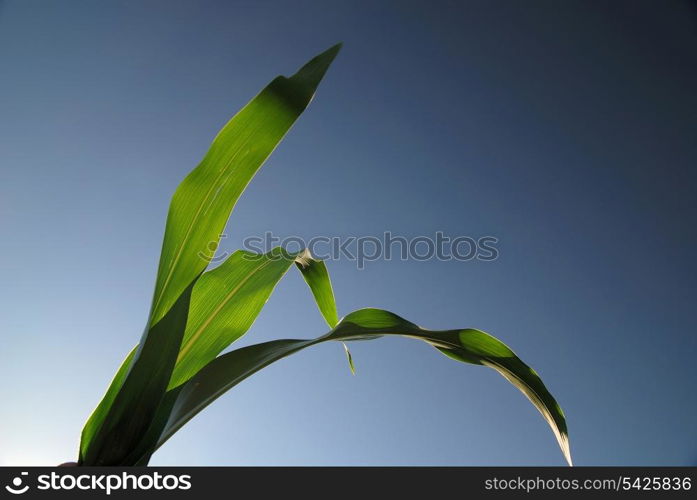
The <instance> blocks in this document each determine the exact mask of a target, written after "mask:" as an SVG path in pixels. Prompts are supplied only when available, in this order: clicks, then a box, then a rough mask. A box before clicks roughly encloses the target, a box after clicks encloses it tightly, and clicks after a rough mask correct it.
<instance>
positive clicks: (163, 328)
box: [80, 283, 193, 465]
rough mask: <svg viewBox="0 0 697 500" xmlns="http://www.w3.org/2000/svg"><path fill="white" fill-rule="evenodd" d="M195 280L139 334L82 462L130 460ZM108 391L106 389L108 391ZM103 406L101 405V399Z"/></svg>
mask: <svg viewBox="0 0 697 500" xmlns="http://www.w3.org/2000/svg"><path fill="white" fill-rule="evenodd" d="M192 288H193V283H192V284H191V285H189V287H188V288H187V289H186V290H184V293H182V294H181V296H180V297H179V299H178V300H177V301H176V302H175V303H174V306H172V308H171V309H170V310H169V311H168V312H167V314H165V315H164V317H163V318H162V319H161V320H160V321H158V322H157V323H156V324H155V326H153V327H152V328H151V329H150V331H149V332H147V335H145V334H144V335H143V336H144V337H147V338H145V339H144V340H141V342H140V345H139V346H138V348H137V350H136V352H135V354H134V356H133V361H132V362H131V363H130V367H129V369H128V374H127V375H126V376H125V378H124V379H123V383H122V384H121V386H120V388H119V390H118V392H117V393H116V396H115V397H114V398H113V401H112V402H111V404H110V405H108V410H106V411H105V412H104V413H101V408H99V407H98V408H97V411H98V412H100V413H99V414H100V415H101V414H103V415H104V418H103V419H101V422H100V421H96V420H95V421H93V423H92V425H94V426H95V428H96V430H95V431H94V432H92V433H91V436H92V437H91V440H90V441H89V443H88V444H87V445H85V448H84V449H85V452H84V454H83V456H82V459H81V462H80V463H81V465H128V464H127V463H125V462H124V461H125V459H126V457H128V455H129V454H130V452H131V450H132V449H133V448H134V447H135V446H137V444H138V442H139V441H140V440H141V439H142V437H143V434H144V433H145V432H146V431H147V429H148V428H149V427H150V424H151V421H152V419H153V418H154V416H155V414H156V412H157V409H158V407H159V405H160V402H161V400H162V398H163V397H164V395H165V392H166V390H167V383H168V382H169V378H170V376H171V375H172V369H173V368H174V363H175V362H176V359H177V354H178V352H179V346H180V344H181V339H182V336H183V335H184V329H185V327H186V318H187V313H188V311H189V301H190V299H191V289H192ZM108 394H109V393H108V392H107V395H108ZM100 406H101V405H100Z"/></svg>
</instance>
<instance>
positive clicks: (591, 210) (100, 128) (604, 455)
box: [0, 0, 697, 465]
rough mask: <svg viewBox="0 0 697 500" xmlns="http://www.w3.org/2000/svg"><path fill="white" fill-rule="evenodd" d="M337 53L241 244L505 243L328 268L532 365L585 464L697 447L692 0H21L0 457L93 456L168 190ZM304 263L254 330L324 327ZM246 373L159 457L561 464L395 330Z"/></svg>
mask: <svg viewBox="0 0 697 500" xmlns="http://www.w3.org/2000/svg"><path fill="white" fill-rule="evenodd" d="M337 41H343V42H344V48H343V50H342V52H341V54H340V55H339V57H338V58H337V60H336V61H335V63H334V65H333V67H332V68H331V69H330V71H329V73H328V75H327V77H326V78H325V80H324V82H323V83H322V85H321V86H320V88H319V91H318V93H317V95H316V97H315V99H314V101H313V102H312V104H311V106H310V108H309V109H308V111H307V112H306V114H304V115H303V116H302V117H301V119H300V120H299V122H298V123H297V125H296V126H295V128H294V129H293V130H292V131H291V133H290V134H289V135H288V136H287V137H286V140H285V141H284V142H283V143H282V144H281V146H280V147H279V148H278V149H277V151H276V152H275V153H274V154H273V155H272V157H271V158H270V160H269V161H268V162H267V164H266V165H265V166H264V167H263V169H262V170H261V171H260V173H259V174H258V175H257V177H256V178H255V180H254V181H253V182H252V184H251V185H250V187H249V189H248V190H247V191H246V192H245V194H244V195H243V197H242V199H241V201H240V203H239V204H238V206H237V208H236V210H235V212H234V214H233V217H232V219H231V220H232V223H231V224H230V225H229V226H228V230H227V234H228V237H227V238H226V239H225V240H224V241H223V245H222V248H223V249H224V250H228V251H229V250H233V249H235V248H238V247H239V246H240V245H241V241H242V239H243V238H244V237H247V236H254V235H260V234H263V232H264V231H267V230H269V231H273V232H274V233H276V234H279V235H298V236H301V237H304V238H310V237H312V236H317V235H328V236H348V235H380V234H381V233H382V232H383V231H386V230H390V231H392V232H393V233H395V234H401V235H404V236H416V235H427V236H428V235H433V234H434V233H435V232H436V231H439V230H441V231H444V232H445V233H446V234H449V235H452V236H457V235H471V236H482V235H494V236H496V237H498V238H499V239H500V243H499V250H500V257H499V258H498V260H496V261H494V262H476V261H474V262H457V261H450V262H441V261H437V260H431V261H428V262H415V261H406V262H402V261H399V260H392V261H384V260H382V261H378V262H372V263H369V264H368V265H367V267H366V269H365V270H362V271H359V270H357V269H356V264H355V262H351V261H348V260H339V261H335V262H329V268H330V272H331V273H332V277H333V282H334V289H335V292H336V295H337V300H338V303H339V309H340V310H339V312H340V315H344V314H346V313H348V312H350V311H352V310H354V309H357V308H360V307H366V306H374V307H382V308H385V309H389V310H392V311H394V312H396V313H398V314H400V315H402V316H405V317H407V318H408V319H411V320H412V321H414V322H416V323H418V324H420V325H424V326H426V327H430V328H457V327H463V328H464V327H476V328H480V329H483V330H486V331H488V332H491V333H492V334H494V335H496V336H498V337H499V338H501V339H502V340H503V341H504V342H506V343H507V344H508V345H510V346H511V347H512V348H513V349H514V350H515V351H516V352H517V353H518V354H519V355H520V356H521V358H522V359H523V360H525V361H526V362H528V363H529V364H530V365H532V366H533V367H534V368H535V369H536V370H537V371H538V372H539V373H540V375H541V376H542V377H543V379H544V381H545V382H546V384H547V386H548V387H549V388H550V390H551V391H552V393H553V394H554V395H555V396H556V397H557V399H558V401H559V403H560V404H561V406H562V408H563V409H564V410H565V412H566V414H567V417H568V424H569V430H570V437H571V445H572V452H573V455H574V459H575V462H576V463H577V464H580V465H613V464H630V465H639V464H651V465H661V464H671V465H678V464H695V463H697V419H695V414H696V412H697V393H696V391H695V381H696V379H697V377H696V375H697V364H696V363H695V361H694V360H695V354H697V352H696V351H697V341H696V340H695V338H696V336H695V334H696V330H695V327H696V326H697V321H696V320H695V299H696V298H697V297H696V293H695V291H696V290H697V273H696V271H697V264H695V257H694V256H695V253H696V252H697V233H696V232H695V227H696V223H697V197H696V196H695V193H696V192H697V174H696V173H695V167H696V165H697V163H696V161H697V124H696V123H695V116H696V112H697V92H695V89H697V50H696V49H697V10H696V9H695V4H694V3H689V2H681V1H666V2H637V1H631V2H601V1H584V2H572V1H565V2H556V1H548V2H542V1H535V2H518V1H477V2H473V1H463V2H447V1H439V2H405V1H399V2H387V1H382V2H367V1H365V2H361V1H353V2H338V1H334V2H324V1H321V2H320V1H317V2H309V1H292V2H285V1H283V2H281V1H279V2H257V1H248V2H247V1H245V2H239V1H225V2H223V1H220V2H216V1H196V2H194V1H193V0H192V1H187V2H184V1H171V0H167V1H152V0H149V1H145V2H135V1H102V2H93V1H88V0H85V1H62V2H44V1H38V0H13V1H4V2H0V68H1V69H0V230H1V231H2V236H1V237H0V277H1V278H2V287H0V332H1V333H0V334H1V335H2V347H1V348H0V400H1V401H2V406H1V407H0V464H4V465H24V464H27V465H29V464H55V463H59V462H62V461H65V460H69V459H74V458H75V456H76V453H77V452H76V450H77V444H78V438H79V432H80V429H81V427H82V425H83V423H84V421H85V419H86V418H87V416H88V415H89V413H90V411H91V410H92V408H93V407H94V406H95V405H96V403H97V402H98V400H99V398H100V397H101V395H102V393H103V391H104V390H105V388H106V386H107V384H108V383H109V380H110V379H111V376H112V375H113V373H114V371H115V370H116V368H117V366H118V365H119V363H120V362H121V360H122V358H123V356H124V355H125V353H126V352H127V351H128V350H129V349H130V348H131V347H132V345H133V344H134V343H135V342H136V341H137V340H138V338H139V336H140V333H141V331H142V327H143V325H144V322H145V320H146V316H147V314H148V309H149V306H150V299H151V295H152V290H153V286H154V280H155V273H156V269H157V261H158V256H159V250H160V245H161V239H162V234H163V229H164V221H165V216H166V211H167V207H168V204H169V199H170V196H171V195H172V193H173V191H174V189H175V187H176V186H177V184H178V183H179V181H180V180H181V179H182V178H183V177H184V175H185V174H186V173H187V172H188V171H189V170H191V169H192V168H193V167H194V166H195V165H196V164H197V162H198V161H199V160H200V158H202V156H203V154H204V153H205V151H206V149H207V147H208V145H209V143H210V141H211V140H212V138H213V136H214V135H215V133H216V132H217V130H218V129H219V128H220V127H221V126H222V125H223V124H224V123H225V122H226V121H227V119H228V118H229V117H230V116H232V115H233V114H234V113H235V112H236V111H237V110H238V109H239V108H240V107H241V106H242V105H244V104H245V103H246V102H247V101H248V100H249V99H250V98H251V97H253V96H254V95H255V94H256V93H257V92H258V91H259V90H260V89H261V88H262V87H263V86H264V85H265V84H266V83H268V81H270V80H271V79H272V78H273V77H274V76H276V75H277V74H279V73H283V74H290V73H292V72H293V71H295V70H296V69H297V67H299V66H300V65H301V64H302V63H303V62H305V61H306V60H307V59H308V58H309V57H311V56H312V55H314V54H316V53H317V52H320V51H321V50H323V49H325V48H327V47H329V46H330V45H332V44H334V43H336V42H337ZM324 330H325V327H324V323H323V321H322V319H321V317H320V315H319V314H318V312H317V311H316V308H315V306H314V304H313V302H312V300H311V298H310V295H309V292H308V291H307V290H306V287H305V285H304V284H303V282H302V279H301V278H300V277H299V276H298V275H297V273H293V272H291V273H289V274H288V275H287V276H286V278H284V280H283V281H282V282H281V284H280V285H279V286H278V288H277V290H276V292H275V294H274V295H273V296H272V297H271V300H270V301H269V303H268V305H267V307H266V308H265V309H264V311H263V312H262V314H261V316H260V317H259V319H258V321H257V322H256V324H255V325H254V327H253V328H252V330H251V331H250V332H249V334H248V336H247V337H245V338H244V339H242V341H241V343H240V345H242V344H247V343H252V342H259V341H263V340H268V339H272V338H282V337H295V338H298V337H300V338H303V337H305V338H306V337H313V336H316V335H318V334H320V333H323V332H324ZM352 351H353V356H354V360H355V363H356V366H357V370H358V373H357V375H356V376H355V377H353V376H351V374H350V373H349V371H348V369H347V366H346V362H345V359H344V357H343V356H344V354H343V350H342V348H341V346H340V345H335V344H331V345H321V346H318V347H316V348H314V349H313V350H308V351H305V352H303V353H300V354H298V355H296V356H294V357H292V358H289V359H286V360H283V361H281V362H279V363H277V364H275V365H273V366H271V367H270V368H268V369H266V370H264V371H263V372H261V373H259V374H257V375H255V376H253V377H252V378H250V379H249V380H247V381H245V382H244V383H242V384H241V385H239V386H238V387H236V388H235V389H234V390H233V391H231V392H230V393H228V394H227V395H225V396H224V397H222V398H221V399H220V400H218V401H217V402H216V403H215V404H214V405H212V406H211V407H209V408H208V409H207V410H206V411H205V412H203V413H202V414H200V415H199V416H198V417H196V419H195V420H193V421H192V422H190V423H189V424H188V425H187V426H186V427H185V428H184V429H183V430H182V431H181V432H180V433H179V434H178V435H176V436H175V437H174V438H173V439H172V440H171V441H170V442H169V443H168V444H167V445H166V446H165V447H163V448H162V450H160V451H159V452H158V453H157V454H156V455H155V457H154V458H153V461H152V464H154V465H170V464H172V465H173V464H197V465H208V464H210V465H214V464H215V465H246V464H251V465H276V464H281V465H283V464H298V465H303V464H311V465H325V464H326V465H354V464H355V465H359V464H369V465H387V464H397V465H413V464H416V465H448V464H452V465H561V464H563V458H562V455H561V453H560V452H559V450H558V448H557V445H556V443H555V440H554V438H553V435H552V433H551V432H550V430H549V428H548V427H547V425H546V424H545V423H544V421H543V420H542V419H541V418H540V416H539V414H538V413H537V411H536V410H535V409H534V408H533V407H532V406H531V405H530V404H529V402H528V401H527V400H526V399H525V398H524V397H523V396H522V395H521V394H520V393H518V392H517V390H516V389H514V388H513V387H512V386H510V385H509V384H508V383H507V382H506V381H505V380H503V379H502V378H501V377H500V376H498V375H497V374H496V373H495V372H493V371H492V370H488V369H484V368H481V367H475V366H469V365H461V364H458V363H455V362H452V361H450V360H448V359H446V358H444V357H443V356H442V355H440V354H438V353H437V352H436V351H435V350H433V349H431V348H429V347H428V346H426V345H424V344H422V343H419V342H414V341H409V340H403V339H382V340H378V341H373V342H361V343H354V344H353V345H352Z"/></svg>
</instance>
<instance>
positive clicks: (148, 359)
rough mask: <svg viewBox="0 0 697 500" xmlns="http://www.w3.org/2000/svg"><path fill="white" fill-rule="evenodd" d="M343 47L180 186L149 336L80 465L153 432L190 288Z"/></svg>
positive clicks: (257, 101) (280, 91) (252, 113)
mask: <svg viewBox="0 0 697 500" xmlns="http://www.w3.org/2000/svg"><path fill="white" fill-rule="evenodd" d="M339 49H340V45H336V46H334V47H332V48H331V49H329V50H327V51H325V52H323V53H322V54H320V55H318V56H317V57H315V58H314V59H312V60H311V61H309V62H308V63H307V64H306V65H305V66H303V67H302V68H301V69H300V70H299V71H298V72H297V73H296V74H295V75H293V76H292V77H290V78H286V77H283V76H279V77H277V78H276V79H274V80H273V81H272V82H271V83H270V84H269V85H268V86H267V87H266V88H265V89H264V90H262V92H261V93H260V94H259V95H257V96H256V97H255V98H254V99H252V101H250V102H249V103H248V104H247V105H246V106H245V107H244V108H243V109H242V110H241V111H240V112H239V113H237V114H236V115H235V116H234V117H233V118H232V119H231V120H230V121H229V122H228V123H227V125H225V127H224V128H223V129H222V130H221V131H220V132H219V133H218V135H217V136H216V138H215V139H214V141H213V144H212V145H211V147H210V149H209V151H208V153H207V154H206V156H205V157H204V159H203V161H202V162H201V163H200V164H199V166H198V167H196V168H195V169H194V170H193V171H192V172H191V173H190V174H189V175H188V176H187V177H186V178H185V179H184V181H183V182H182V183H181V184H180V185H179V187H178V188H177V190H176V192H175V194H174V197H173V198H172V202H171V204H170V208H169V214H168V216H167V224H166V228H165V236H164V241H163V244H162V254H161V257H160V265H159V269H158V273H157V280H156V284H155V293H154V296H153V304H152V308H151V311H150V317H149V320H148V322H147V326H146V328H145V332H144V333H143V336H142V338H141V342H140V344H139V346H138V350H137V351H136V353H135V354H134V356H133V359H132V360H130V361H128V362H125V363H124V365H123V370H120V372H119V373H118V374H117V376H116V377H115V378H114V380H113V381H112V384H111V386H110V388H109V389H108V391H107V394H106V395H105V397H104V398H103V399H102V401H101V402H100V404H99V405H98V407H97V409H96V410H95V411H94V413H93V415H92V416H91V417H90V419H89V420H88V422H87V425H86V428H85V432H83V440H82V443H81V446H80V450H81V463H84V464H112V463H113V464H116V463H121V461H122V460H125V457H126V456H127V452H128V448H129V446H130V447H132V446H135V445H136V444H137V441H138V439H140V438H141V437H142V436H143V434H144V433H145V432H146V431H147V429H148V428H149V426H150V419H152V418H153V416H154V414H155V413H156V411H157V408H158V406H159V405H160V402H161V400H162V398H163V396H164V393H165V389H166V388H167V386H168V383H169V380H170V377H171V375H172V369H173V367H174V365H175V362H176V359H177V355H178V352H179V348H180V344H181V339H182V337H183V334H184V330H185V326H186V315H187V313H188V301H189V298H190V297H189V296H190V293H191V289H192V287H193V285H194V283H195V282H196V280H197V279H198V277H199V276H200V275H201V273H202V272H203V271H204V269H205V268H206V267H207V265H208V261H207V260H206V258H205V257H206V255H207V252H208V250H209V248H210V246H211V244H214V243H217V242H218V240H219V238H220V234H221V233H222V231H223V229H224V227H225V224H226V222H227V219H228V217H229V215H230V212H231V210H232V208H233V207H234V205H235V203H236V202H237V199H238V198H239V196H240V195H241V193H242V191H243V190H244V188H245V187H246V186H247V184H248V183H249V181H250V180H251V178H252V177H253V176H254V174H255V173H256V171H257V170H258V169H259V167H260V166H261V165H262V163H263V162H264V161H265V160H266V158H267V157H268V156H269V155H270V154H271V152H272V151H273V150H274V148H275V147H276V146H277V145H278V143H279V142H280V141H281V139H282V138H283V136H284V135H285V134H286V133H287V131H288V130H289V129H290V127H291V126H292V125H293V123H294V122H295V120H296V119H297V118H298V116H299V115H300V114H301V113H302V112H303V111H304V109H305V108H306V107H307V105H308V103H309V102H310V100H311V98H312V96H313V94H314V92H315V90H316V88H317V86H318V85H319V82H320V81H321V80H322V77H323V76H324V74H325V72H326V71H327V69H328V68H329V65H330V64H331V62H332V61H333V60H334V58H335V57H336V54H337V53H338V51H339ZM184 303H186V307H185V308H184V307H183V304H184ZM165 328H167V329H168V330H170V332H169V334H168V335H166V334H164V333H163V332H162V330H163V329H165ZM155 331H157V334H155V333H154V332H155ZM158 352H159V355H158ZM130 415H135V417H134V418H130V417H129V416H130ZM129 418H130V420H129Z"/></svg>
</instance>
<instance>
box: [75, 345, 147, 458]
mask: <svg viewBox="0 0 697 500" xmlns="http://www.w3.org/2000/svg"><path fill="white" fill-rule="evenodd" d="M137 350H138V346H137V345H136V346H135V347H134V348H133V349H131V352H129V353H128V355H127V356H126V359H124V360H123V362H122V363H121V366H120V367H119V369H118V371H117V372H116V375H114V378H113V380H112V381H111V384H109V388H108V389H107V392H106V394H104V397H103V398H102V401H101V402H100V403H99V406H97V408H96V409H95V410H94V411H93V412H92V415H90V418H89V419H88V420H87V423H86V424H85V426H84V427H83V428H82V435H81V436H80V458H79V461H80V462H81V463H82V462H83V461H84V457H85V454H86V453H87V447H88V445H89V443H90V442H91V441H92V438H93V437H94V435H95V434H96V433H97V431H98V430H99V427H100V425H101V424H102V422H104V419H105V418H106V414H107V412H108V411H109V408H111V405H112V403H113V402H114V399H115V398H116V395H117V394H118V392H119V389H121V386H122V385H123V381H124V380H126V375H127V374H128V370H129V368H130V367H131V362H132V361H133V357H134V356H135V354H136V351H137Z"/></svg>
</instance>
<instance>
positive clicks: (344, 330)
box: [154, 309, 571, 464]
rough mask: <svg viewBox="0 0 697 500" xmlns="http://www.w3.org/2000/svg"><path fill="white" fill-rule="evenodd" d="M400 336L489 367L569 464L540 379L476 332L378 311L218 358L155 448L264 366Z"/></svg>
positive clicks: (562, 429) (185, 396)
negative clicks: (546, 429)
mask: <svg viewBox="0 0 697 500" xmlns="http://www.w3.org/2000/svg"><path fill="white" fill-rule="evenodd" d="M383 335H400V336H404V337H409V338H415V339H419V340H423V341H425V342H426V343H428V344H431V345H432V346H434V347H435V348H436V349H438V350H439V351H440V352H442V353H443V354H445V355H447V356H448V357H450V358H452V359H455V360H457V361H461V362H465V363H471V364H476V365H483V366H487V367H490V368H493V369H494V370H496V371H497V372H499V373H500V374H501V375H503V376H504V377H505V378H506V379H507V380H508V381H510V382H511V383H512V384H513V385H515V386H516V387H517V388H518V389H519V390H520V391H521V392H522V393H523V394H524V395H525V396H526V397H527V398H528V399H529V400H530V401H531V402H532V403H533V405H535V407H536V408H537V409H538V410H539V411H540V413H541V414H542V415H543V417H544V418H545V420H546V421H547V423H548V424H549V425H550V427H551V428H552V431H553V432H554V434H555V436H556V438H557V442H558V443H559V446H560V448H561V450H562V452H563V454H564V457H565V458H566V460H567V462H568V463H569V464H571V454H570V450H569V439H568V433H567V429H566V420H565V417H564V413H563V411H562V410H561V408H560V407H559V405H558V404H557V402H556V401H555V399H554V398H553V397H552V395H551V394H550V393H549V391H548V390H547V388H546V387H545V386H544V384H543V382H542V380H541V379H540V377H539V376H538V375H537V373H535V371H534V370H533V369H532V368H530V367H529V366H528V365H526V364H525V363H523V361H521V360H520V359H519V358H518V357H517V356H516V355H515V353H514V352H513V351H511V349H509V348H508V347H507V346H506V345H505V344H504V343H503V342H501V341H499V340H498V339H496V338H494V337H492V336H491V335H488V334H487V333H484V332H482V331H479V330H474V329H463V330H440V331H434V330H426V329H424V328H421V327H419V326H417V325H415V324H414V323H411V322H409V321H407V320H405V319H403V318H400V317H399V316H397V315H395V314H393V313H390V312H387V311H382V310H379V309H361V310H358V311H355V312H353V313H351V314H349V315H348V316H346V317H345V318H344V319H343V320H341V322H339V324H338V325H337V326H336V327H335V328H334V329H332V330H331V331H330V332H329V333H327V334H326V335H324V336H322V337H319V338H317V339H313V340H275V341H272V342H265V343H262V344H256V345H252V346H248V347H243V348H241V349H237V350H235V351H232V352H230V353H228V354H225V355H223V356H220V357H218V358H216V359H214V360H213V361H211V362H210V363H209V364H208V365H206V366H205V367H204V368H203V369H201V370H200V371H199V372H198V373H197V374H196V375H195V376H194V377H192V378H191V379H190V380H189V381H188V382H187V383H186V384H184V385H183V386H181V387H180V388H178V389H179V390H180V392H179V393H178V394H176V401H175V402H174V405H173V407H172V412H171V415H170V417H169V420H168V422H167V423H166V425H165V427H164V429H163V431H162V434H161V436H160V439H159V440H158V443H157V445H156V446H155V448H154V449H156V448H157V447H159V446H161V445H162V444H163V443H164V442H165V441H167V439H169V437H171V436H172V434H174V433H175V432H176V431H177V430H178V429H180V428H181V427H182V426H183V425H184V424H185V423H186V422H188V421H189V420H190V419H191V418H193V417H194V416H195V415H196V414H197V413H198V412H200V411H201V410H203V409H204V408H205V407H206V406H208V405H209V404H210V403H212V402H213V401H214V400H215V399H216V398H218V397H219V396H221V395H222V394H223V393H224V392H225V391H227V390H228V389H230V388H232V387H234V386H235V385H236V384H238V383H239V382H241V381H242V380H244V379H245V378H247V377H249V376H250V375H252V374H254V373H256V372H257V371H259V370H261V369H262V368H264V367H266V366H268V365H269V364H271V363H273V362H275V361H278V360H279V359H282V358H284V357H286V356H289V355H291V354H293V353H295V352H298V351H300V350H302V349H304V348H306V347H309V346H312V345H315V344H319V343H321V342H326V341H341V342H344V341H351V340H370V339H375V338H378V337H381V336H383Z"/></svg>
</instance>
